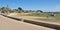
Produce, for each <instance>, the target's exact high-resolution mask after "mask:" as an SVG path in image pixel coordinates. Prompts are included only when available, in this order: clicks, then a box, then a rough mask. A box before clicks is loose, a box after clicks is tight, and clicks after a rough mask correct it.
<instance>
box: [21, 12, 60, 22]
mask: <svg viewBox="0 0 60 30" xmlns="http://www.w3.org/2000/svg"><path fill="white" fill-rule="evenodd" d="M20 15H21V14H20ZM21 16H35V17H47V16H48V18H46V19H44V18H43V19H41V18H38V20H43V21H53V22H58V23H60V14H55V16H54V17H52V16H49V15H48V13H31V14H25V15H21ZM49 18H51V19H49Z"/></svg>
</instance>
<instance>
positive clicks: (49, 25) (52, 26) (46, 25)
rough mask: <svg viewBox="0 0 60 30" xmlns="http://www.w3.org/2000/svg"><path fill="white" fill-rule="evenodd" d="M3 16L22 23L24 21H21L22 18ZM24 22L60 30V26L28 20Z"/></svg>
mask: <svg viewBox="0 0 60 30" xmlns="http://www.w3.org/2000/svg"><path fill="white" fill-rule="evenodd" d="M3 16H5V17H8V18H11V19H15V20H18V21H22V19H20V18H15V17H10V16H6V15H3ZM23 21H24V22H27V23H31V24H35V25H39V26H44V27H48V28H53V29H56V30H60V25H55V24H49V23H43V22H36V21H31V20H27V19H23Z"/></svg>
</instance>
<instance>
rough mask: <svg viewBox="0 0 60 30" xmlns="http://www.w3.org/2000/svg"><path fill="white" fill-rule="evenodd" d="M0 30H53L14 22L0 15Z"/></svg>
mask: <svg viewBox="0 0 60 30" xmlns="http://www.w3.org/2000/svg"><path fill="white" fill-rule="evenodd" d="M0 30H54V29H51V28H47V27H43V26H37V25H33V24H29V23H25V22H20V21H16V20H13V19H10V18H6V17H4V16H1V15H0Z"/></svg>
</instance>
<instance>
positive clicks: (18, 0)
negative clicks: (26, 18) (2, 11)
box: [0, 0, 60, 12]
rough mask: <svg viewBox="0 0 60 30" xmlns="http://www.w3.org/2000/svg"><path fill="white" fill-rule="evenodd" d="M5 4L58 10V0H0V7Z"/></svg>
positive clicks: (25, 7) (25, 8)
mask: <svg viewBox="0 0 60 30" xmlns="http://www.w3.org/2000/svg"><path fill="white" fill-rule="evenodd" d="M7 5H8V6H9V7H10V8H12V9H17V8H18V7H22V8H23V9H24V10H42V11H48V12H49V11H54V12H60V0H0V7H3V6H7Z"/></svg>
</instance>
